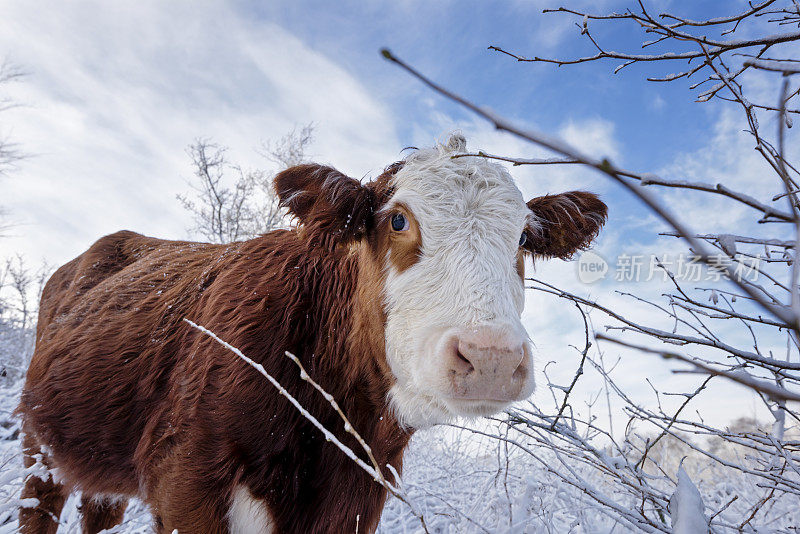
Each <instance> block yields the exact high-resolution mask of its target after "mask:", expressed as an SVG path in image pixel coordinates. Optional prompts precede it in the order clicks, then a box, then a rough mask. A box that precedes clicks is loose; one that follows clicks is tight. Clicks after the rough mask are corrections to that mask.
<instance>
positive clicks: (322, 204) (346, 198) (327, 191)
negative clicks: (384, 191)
mask: <svg viewBox="0 0 800 534" xmlns="http://www.w3.org/2000/svg"><path fill="white" fill-rule="evenodd" d="M273 185H274V187H275V192H276V193H277V195H278V199H279V200H280V205H281V206H282V207H284V208H286V209H288V210H289V213H291V214H292V215H293V216H294V217H296V218H297V220H298V222H299V224H300V228H301V233H302V235H303V236H304V237H306V238H307V239H310V240H311V241H313V242H314V243H317V244H332V245H333V244H338V243H345V242H348V241H352V240H355V239H358V238H360V237H362V236H363V235H364V234H365V233H366V231H367V230H368V228H369V226H370V225H371V223H372V214H373V193H372V191H371V190H370V189H368V188H366V187H364V186H363V185H361V183H360V182H359V181H358V180H354V179H353V178H349V177H347V176H345V175H344V174H342V173H340V172H339V171H337V170H336V169H334V168H331V167H325V166H323V165H317V164H307V165H297V166H296V167H290V168H288V169H286V170H285V171H283V172H281V173H278V175H277V176H275V178H274V180H273Z"/></svg>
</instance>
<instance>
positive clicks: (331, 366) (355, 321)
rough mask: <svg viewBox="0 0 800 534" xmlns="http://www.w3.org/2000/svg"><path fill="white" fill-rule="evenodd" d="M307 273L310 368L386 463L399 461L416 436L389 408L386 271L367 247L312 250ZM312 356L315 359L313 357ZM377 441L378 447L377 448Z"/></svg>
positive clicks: (389, 372)
mask: <svg viewBox="0 0 800 534" xmlns="http://www.w3.org/2000/svg"><path fill="white" fill-rule="evenodd" d="M309 256H310V258H311V261H310V262H309V265H313V268H309V269H306V270H305V276H306V277H307V279H306V280H305V284H306V287H307V288H308V291H310V292H311V294H309V295H308V302H309V303H310V305H311V306H312V307H314V308H316V309H314V310H313V311H312V313H311V314H310V317H313V318H315V319H313V320H314V321H317V322H316V325H318V326H317V327H318V328H319V333H318V335H317V336H316V337H317V342H316V346H315V347H313V349H312V350H311V354H308V351H306V354H305V356H306V359H307V362H306V365H307V368H308V369H309V371H311V372H312V375H316V376H317V377H318V380H319V381H320V383H321V385H322V386H323V387H324V388H326V389H327V390H328V391H329V393H331V394H332V395H333V396H334V398H335V399H336V400H337V402H338V403H339V404H340V405H341V406H342V407H343V409H344V411H345V414H346V415H347V416H348V417H349V418H351V422H352V423H353V426H354V427H355V428H356V429H357V430H358V432H359V433H361V434H362V436H363V437H364V439H366V440H367V442H368V443H370V446H372V447H373V450H374V451H376V454H381V455H385V456H386V457H385V458H383V459H382V460H385V461H389V460H394V459H395V458H396V457H397V456H398V455H399V454H401V453H402V449H403V448H404V447H405V445H406V444H407V442H408V439H409V437H410V435H411V433H410V431H408V430H407V429H402V428H401V427H400V425H399V424H398V422H397V419H396V417H395V416H394V414H393V413H392V412H391V410H390V409H389V408H388V405H387V393H388V391H389V388H390V387H391V385H392V383H391V379H390V377H391V376H392V374H391V371H390V369H389V367H388V364H387V363H386V346H385V322H386V321H385V312H384V309H383V269H382V268H381V267H380V265H378V264H377V263H376V262H375V261H374V259H373V255H372V254H371V251H370V250H368V245H366V244H357V245H353V246H351V247H350V248H347V249H345V248H339V249H337V250H336V251H333V252H330V251H322V250H310V251H309ZM312 354H313V357H311V355H312ZM373 442H374V443H373Z"/></svg>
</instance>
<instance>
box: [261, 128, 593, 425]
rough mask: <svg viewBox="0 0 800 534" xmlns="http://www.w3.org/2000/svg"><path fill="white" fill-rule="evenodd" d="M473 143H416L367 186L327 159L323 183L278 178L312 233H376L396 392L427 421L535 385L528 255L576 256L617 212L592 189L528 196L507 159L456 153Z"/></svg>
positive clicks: (410, 417)
mask: <svg viewBox="0 0 800 534" xmlns="http://www.w3.org/2000/svg"><path fill="white" fill-rule="evenodd" d="M465 150H466V143H465V141H464V139H463V137H461V136H458V135H454V136H453V137H451V138H450V140H449V141H448V143H447V144H446V145H438V146H436V147H434V148H432V149H424V150H417V151H415V152H414V153H413V154H411V155H410V156H408V157H407V158H406V159H405V160H404V161H403V162H401V164H398V165H397V166H396V167H395V169H394V171H395V172H393V173H392V174H391V175H390V176H389V177H388V182H387V181H386V180H387V178H386V177H384V181H383V182H381V181H380V180H378V181H376V182H372V183H370V184H367V185H361V184H359V183H358V182H357V181H355V180H352V179H350V178H347V177H344V176H343V175H341V174H339V173H337V172H336V171H333V169H329V168H321V167H317V169H318V170H317V171H315V172H312V173H309V172H305V174H307V175H309V176H310V175H316V177H313V178H309V184H310V183H311V182H314V183H315V184H316V185H317V188H316V191H315V194H311V191H312V189H313V188H311V187H309V184H305V183H300V184H299V185H298V180H300V182H302V181H303V179H302V178H298V177H297V176H294V177H293V178H292V182H291V187H290V186H289V185H288V184H289V183H290V181H289V180H288V179H287V180H285V184H284V181H282V178H281V175H279V176H278V177H277V178H276V189H277V190H278V194H279V195H280V197H281V201H282V203H283V204H284V205H285V206H287V207H288V208H289V209H290V211H292V213H294V214H295V215H296V216H298V218H300V219H301V223H302V226H301V231H303V232H305V233H306V234H307V235H308V238H309V239H316V240H319V241H325V240H326V239H327V240H331V239H333V240H336V241H338V242H358V241H364V242H368V243H370V246H368V247H364V249H366V250H370V251H371V254H372V256H374V257H372V258H371V260H372V261H374V262H376V263H377V264H378V265H379V266H380V272H381V278H382V280H381V283H382V287H383V295H382V300H383V311H384V314H385V346H386V361H387V363H388V367H389V368H390V369H391V373H392V375H393V377H392V378H393V385H392V387H391V389H390V391H389V399H388V401H389V402H390V404H391V406H392V408H393V410H394V411H395V413H396V414H397V416H398V419H399V420H400V421H401V423H403V424H405V425H408V426H413V427H416V428H420V427H425V426H429V425H431V424H436V423H440V422H444V421H447V420H449V419H451V418H453V417H457V416H468V417H469V416H481V415H489V414H492V413H496V412H498V411H500V410H502V409H503V408H505V407H506V406H508V404H510V403H511V402H514V401H517V400H521V399H524V398H526V397H528V396H529V395H530V394H531V393H532V392H533V388H534V381H533V359H532V354H531V349H530V340H529V338H528V335H527V333H526V331H525V328H524V327H523V326H522V323H521V322H520V316H521V314H522V310H523V306H524V302H525V298H524V282H523V279H524V272H523V271H524V268H523V258H524V255H525V254H532V255H533V256H535V257H559V258H567V257H569V256H570V255H572V254H573V253H574V252H575V251H577V250H579V249H581V248H584V247H586V246H588V244H589V243H590V241H591V240H592V239H593V238H594V237H595V236H596V235H597V232H598V231H599V229H600V227H601V226H602V224H603V223H604V221H605V216H606V206H605V204H603V203H602V202H601V201H600V200H599V199H598V198H597V197H596V196H595V195H593V194H591V193H585V192H569V193H562V194H558V195H547V196H543V197H537V198H535V199H533V200H531V201H529V202H527V203H526V202H525V201H524V199H523V198H522V194H521V193H520V191H519V189H518V188H517V187H516V185H515V184H514V181H513V179H512V178H511V176H510V174H509V173H508V172H507V171H506V170H505V168H504V167H503V166H501V165H499V164H497V163H494V162H490V161H487V160H486V159H484V158H476V157H461V158H452V157H451V156H452V155H453V154H456V153H462V152H464V151H465ZM319 169H323V170H324V172H322V171H320V170H319ZM290 171H292V169H290V170H289V171H285V172H290ZM306 171H308V169H306ZM320 172H322V174H320ZM333 173H336V175H333ZM282 184H283V185H282ZM323 200H324V201H323ZM332 219H338V223H337V224H338V226H337V225H333V226H331V224H330V222H329V221H331V220H332ZM326 221H328V222H326ZM326 225H327V226H326Z"/></svg>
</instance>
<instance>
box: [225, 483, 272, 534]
mask: <svg viewBox="0 0 800 534" xmlns="http://www.w3.org/2000/svg"><path fill="white" fill-rule="evenodd" d="M273 526H274V523H273V522H272V516H270V514H269V509H268V508H267V505H266V504H265V503H264V501H262V500H259V499H256V498H255V497H253V494H252V493H250V490H248V489H247V488H246V487H244V486H237V487H236V489H235V490H234V491H233V499H231V509H230V510H229V511H228V527H229V528H230V531H231V534H271V532H272V531H273Z"/></svg>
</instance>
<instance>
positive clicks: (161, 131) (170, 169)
mask: <svg viewBox="0 0 800 534" xmlns="http://www.w3.org/2000/svg"><path fill="white" fill-rule="evenodd" d="M557 4H559V2H552V1H549V0H547V1H545V0H530V1H523V0H508V1H502V2H501V1H480V2H478V1H467V2H455V1H438V2H430V1H428V2H422V1H418V0H399V1H394V2H368V3H365V2H355V1H348V0H345V1H342V2H335V3H334V2H327V1H304V0H295V1H272V2H247V1H237V2H226V3H223V2H209V1H175V2H157V1H153V0H150V1H147V0H146V1H140V2H135V3H118V2H114V3H111V2H101V1H94V2H89V1H77V2H63V3H57V4H51V5H48V6H47V7H46V8H45V7H44V6H43V4H41V3H39V2H32V1H16V0H15V1H11V0H0V13H2V19H3V24H2V25H0V57H3V56H4V57H6V58H8V60H10V61H11V62H13V63H14V64H16V65H19V66H20V67H21V68H22V69H23V70H24V71H25V73H26V76H24V77H23V78H22V79H21V80H19V81H17V82H15V83H13V84H11V85H9V86H7V87H5V88H3V89H2V91H3V92H4V95H5V96H8V97H10V98H12V99H13V100H14V101H15V102H17V103H18V104H19V106H18V107H16V108H14V109H11V110H8V111H5V112H3V113H2V114H0V135H3V136H5V137H6V138H8V139H11V140H13V141H14V142H15V143H17V144H18V147H19V148H20V149H21V150H22V151H23V152H25V153H26V154H27V155H28V157H27V158H26V159H25V160H23V161H21V162H20V163H19V164H18V166H17V167H16V168H15V169H12V171H11V172H9V173H8V174H7V176H3V177H0V206H4V207H6V208H7V209H9V210H10V219H11V221H12V222H13V223H14V226H13V227H12V228H11V229H10V230H9V231H8V232H7V234H8V235H7V236H6V237H4V238H2V239H0V257H8V256H10V255H12V254H17V253H19V254H23V255H24V256H25V258H26V259H27V261H28V262H29V263H31V264H33V265H35V264H37V263H38V262H40V261H42V260H46V261H47V262H48V263H50V264H51V265H60V264H62V263H64V262H66V261H68V260H69V259H71V258H73V257H75V256H77V255H78V254H80V253H81V252H82V251H83V250H85V249H86V248H87V247H88V246H89V245H90V244H91V243H92V242H93V241H94V240H95V239H97V238H98V237H100V236H102V235H105V234H108V233H111V232H114V231H117V230H120V229H130V230H135V231H137V232H141V233H144V234H148V235H152V236H158V237H163V238H173V239H178V238H180V239H183V238H190V237H191V235H190V234H189V231H188V228H190V227H191V220H190V216H189V215H188V214H187V213H186V212H185V211H184V210H183V209H182V207H181V205H180V203H179V202H178V200H177V199H176V195H177V194H182V193H186V192H187V191H188V189H189V186H188V180H189V178H190V177H191V167H190V160H189V157H188V155H187V153H186V148H187V146H188V145H189V144H190V143H191V142H192V141H193V140H195V139H196V138H200V137H202V138H209V139H212V140H214V141H216V142H218V143H220V144H222V145H225V146H228V147H229V148H230V157H231V159H232V160H234V161H237V162H239V163H240V164H242V165H243V166H245V167H264V166H267V167H269V165H270V164H269V163H268V162H265V161H264V160H263V158H261V157H260V156H259V155H258V153H257V152H256V150H255V148H256V147H258V146H259V145H260V143H261V142H262V141H268V140H274V139H277V138H279V137H281V136H282V135H284V134H285V133H286V132H288V131H289V130H291V129H292V128H294V127H297V126H299V125H303V124H307V123H309V122H312V123H313V124H314V133H315V138H314V142H313V145H312V146H311V149H310V152H311V154H312V156H313V158H314V159H315V160H317V161H318V162H320V163H327V164H331V165H333V166H335V167H337V168H338V169H340V170H341V171H343V172H345V173H347V174H349V175H350V176H354V177H356V178H369V177H371V176H376V175H377V174H379V172H380V171H381V169H382V168H383V167H385V166H386V165H387V164H389V163H391V162H393V161H395V160H397V159H400V158H401V157H402V154H403V153H402V150H403V148H404V147H408V146H429V145H431V144H432V143H434V142H435V141H437V140H443V139H444V138H446V136H447V134H448V132H451V131H454V130H460V131H462V132H463V133H464V134H465V135H466V136H467V139H468V145H469V147H470V148H472V149H477V148H481V149H483V150H486V151H488V152H492V153H502V154H506V155H511V156H520V157H538V156H544V155H546V153H545V152H544V151H542V150H540V149H538V148H535V147H530V146H528V145H525V144H523V143H522V142H520V141H518V140H516V139H514V138H511V137H509V136H507V135H503V134H500V133H497V132H495V131H494V130H493V129H492V127H491V126H490V125H488V124H486V123H485V122H482V121H480V120H479V119H477V118H475V117H474V116H472V115H470V114H469V113H468V112H466V111H464V110H463V109H461V108H459V107H457V106H456V105H455V104H453V103H451V102H448V101H446V100H444V99H443V98H441V97H440V96H438V95H436V94H434V93H432V92H431V91H430V90H428V89H426V88H425V87H423V86H422V85H421V84H420V83H419V82H418V81H416V80H414V79H413V78H411V77H410V76H408V75H407V74H406V73H404V72H402V71H401V70H400V69H398V68H397V67H396V66H393V65H392V64H390V63H388V62H387V61H385V60H384V59H382V58H381V57H380V54H379V50H380V49H381V48H382V47H388V48H390V49H391V50H392V51H393V52H394V53H395V54H396V55H398V56H399V57H401V58H403V59H404V60H406V61H408V62H409V63H411V64H413V65H414V66H415V67H416V68H418V69H419V70H421V71H422V72H424V73H425V74H426V75H428V76H430V77H431V78H433V79H435V80H436V81H438V82H440V83H442V84H443V85H445V86H447V87H449V88H451V89H453V90H455V91H457V92H459V93H461V94H462V95H464V96H466V97H468V98H469V99H471V100H472V101H475V102H478V103H480V104H481V105H484V106H488V107H489V108H491V109H493V110H495V111H496V112H498V113H500V114H502V115H504V116H506V117H508V118H510V119H512V120H514V121H515V122H516V123H518V124H521V125H523V126H526V127H529V128H534V129H537V130H539V131H543V132H547V133H548V134H550V135H555V136H558V137H561V138H562V139H564V140H566V141H567V142H569V143H571V144H573V145H575V146H577V147H578V148H580V149H582V150H584V151H586V152H591V153H593V154H596V155H598V156H603V157H608V158H610V159H611V160H612V161H614V162H615V163H617V164H619V165H622V166H624V167H629V168H631V169H635V170H640V171H649V172H657V173H660V174H663V175H665V176H668V177H681V178H687V179H688V178H691V179H697V180H702V181H708V182H713V181H717V180H725V181H726V182H728V183H733V184H739V185H744V186H748V187H751V188H752V184H753V177H754V176H759V175H760V174H763V173H764V172H765V171H764V169H763V168H762V167H761V165H762V164H761V163H760V162H759V161H758V159H757V157H756V156H754V154H753V153H752V150H751V148H752V146H751V143H750V142H749V140H748V139H747V138H746V137H745V136H744V135H743V134H741V129H742V128H743V124H742V122H741V113H739V112H738V110H736V109H734V108H732V107H731V106H727V105H725V104H724V103H708V104H699V103H696V102H694V101H693V100H694V98H693V95H694V93H693V92H692V91H691V90H690V89H689V87H688V86H689V83H687V82H676V83H670V84H657V83H648V82H646V81H644V79H645V78H646V77H647V76H649V75H653V74H656V73H657V74H666V73H667V71H665V68H664V67H653V66H646V67H640V66H632V67H629V68H627V69H623V70H622V71H620V72H619V73H618V74H614V73H613V69H614V67H615V66H616V64H615V63H610V62H609V63H597V64H587V65H580V66H574V67H561V68H557V67H555V66H553V65H546V64H529V63H519V62H517V61H514V60H513V59H512V58H509V57H507V56H503V55H501V54H499V53H497V52H493V51H490V50H488V46H490V45H497V46H501V47H503V48H507V49H509V50H513V51H516V52H519V53H520V54H523V55H541V56H551V57H576V56H582V55H587V54H591V53H592V49H591V46H590V45H589V44H588V43H587V42H586V40H585V39H582V38H581V36H580V35H579V30H578V28H576V27H575V22H576V20H575V18H573V17H570V16H565V15H563V14H543V13H542V9H543V8H544V7H557ZM569 4H570V6H572V7H578V8H581V7H588V8H589V9H591V10H593V11H597V12H610V11H614V10H618V11H620V10H623V9H624V8H625V7H628V6H629V4H630V2H617V1H611V0H599V1H594V2H587V1H584V0H576V1H574V2H569ZM744 5H745V3H744V2H740V1H735V2H726V3H721V2H718V1H710V0H703V1H698V2H677V1H674V2H673V1H667V0H660V1H653V2H648V6H651V7H652V8H653V10H664V9H672V10H675V11H678V12H680V13H682V14H684V15H686V16H690V17H694V18H702V17H709V16H719V15H721V14H727V13H733V12H737V11H739V10H740V9H741V8H743V6H744ZM720 6H724V9H723V10H722V12H721V10H720ZM593 28H594V26H593ZM595 35H596V36H597V37H598V38H599V39H601V40H602V42H604V43H606V44H607V45H608V48H609V49H625V48H630V47H631V46H635V45H636V44H637V43H639V42H640V37H641V36H640V34H638V33H637V32H636V31H634V30H632V29H631V28H630V27H627V28H626V27H623V26H607V25H606V26H604V25H597V27H596V30H595ZM753 87H754V90H755V91H760V92H761V94H763V95H772V94H773V93H774V100H777V87H778V86H777V84H775V83H774V82H773V81H771V80H769V79H761V78H760V79H758V80H754V81H753ZM765 98H772V97H771V96H765ZM511 171H512V173H513V174H514V176H515V177H516V179H517V181H518V185H519V187H520V189H521V190H522V192H523V193H524V195H525V196H526V197H528V198H530V197H533V196H537V195H541V194H545V193H555V192H559V191H564V190H569V189H577V188H580V189H587V190H592V191H596V192H598V193H599V194H601V195H602V196H603V198H604V200H606V202H607V203H608V204H609V206H610V219H609V223H608V225H607V228H606V230H605V231H604V233H603V234H602V236H601V237H600V238H599V240H598V241H597V244H596V246H595V249H594V251H595V252H596V253H597V254H599V255H600V256H601V257H604V258H607V259H611V258H614V257H616V256H618V255H619V254H621V253H627V254H634V253H637V254H639V253H640V254H651V253H657V254H661V255H663V254H665V253H676V254H677V252H678V251H679V250H681V249H680V247H679V243H677V242H676V240H670V239H669V238H658V237H657V235H656V234H657V230H658V229H660V228H661V226H660V223H659V222H658V221H657V220H656V219H655V218H654V216H653V215H651V214H650V213H648V212H647V211H646V210H645V209H643V208H642V207H641V206H640V205H639V204H638V202H637V201H635V200H634V199H633V198H631V197H630V196H629V195H628V194H627V193H625V192H624V191H621V190H620V189H619V188H618V187H617V186H615V185H613V184H611V183H609V182H608V181H607V180H606V179H604V178H603V177H602V176H598V175H597V174H595V173H593V172H591V171H589V170H586V169H581V168H575V167H537V168H514V169H511ZM754 191H755V192H754V195H755V196H759V197H761V198H765V199H768V197H769V194H770V192H771V191H772V189H764V190H763V192H762V191H761V190H760V189H759V188H758V187H756V189H755V190H754ZM663 198H664V199H665V200H666V201H667V202H669V203H670V206H671V207H672V208H673V209H674V210H675V211H678V212H680V213H681V214H683V215H686V216H687V217H689V218H690V220H691V221H692V222H694V223H698V224H700V225H702V227H703V229H704V231H713V230H717V229H722V230H725V229H726V228H727V230H726V231H731V230H730V227H731V226H734V227H746V228H751V227H752V224H751V223H752V220H753V217H752V214H750V213H747V212H746V210H744V209H743V208H741V207H739V206H736V205H734V204H731V203H725V202H724V201H721V200H719V199H710V200H708V199H705V200H700V201H698V200H696V199H695V198H688V197H686V196H685V195H682V194H681V193H678V192H666V193H664V196H663ZM740 222H741V223H740ZM737 225H739V226H737ZM747 225H750V226H747ZM612 270H613V266H612ZM575 273H576V267H575V264H574V263H573V264H567V263H564V262H561V261H557V260H556V261H552V262H549V263H547V264H545V265H537V271H536V275H537V276H539V277H541V278H544V279H548V280H551V281H556V282H558V283H561V284H564V285H565V286H566V287H568V288H571V289H574V290H576V291H581V292H583V293H586V294H591V295H593V296H595V297H598V298H600V297H602V298H603V299H605V300H604V302H609V303H611V305H613V306H618V307H619V309H624V310H630V311H633V310H636V313H637V317H644V318H647V319H653V320H654V321H655V320H657V318H656V316H655V315H654V313H653V310H650V309H639V308H637V307H636V305H635V304H634V303H631V302H630V301H629V300H625V298H623V297H622V296H621V295H619V294H617V293H615V291H618V290H621V289H623V290H624V289H625V287H627V286H624V284H620V283H616V282H615V281H614V280H613V279H612V277H611V276H609V277H608V278H607V279H606V280H603V281H601V282H599V283H597V284H595V285H587V284H583V283H581V282H580V281H579V280H577V279H576V278H577V277H576V274H575ZM612 274H613V272H612ZM651 286H652V287H651V289H650V290H651V291H652V293H653V294H654V295H658V293H659V291H660V290H661V289H663V286H659V285H657V284H651ZM531 293H533V292H531ZM524 318H525V321H526V326H527V327H528V330H529V332H531V335H532V337H533V338H534V340H535V342H536V345H537V350H538V351H540V352H541V353H542V357H541V360H540V361H542V362H547V361H554V362H556V363H555V364H554V366H553V367H552V369H555V370H553V372H552V373H553V376H551V377H550V378H551V379H553V380H556V381H561V382H563V381H564V380H568V379H569V377H570V376H571V373H572V372H574V368H575V362H576V359H575V358H576V354H575V352H574V350H572V349H569V348H568V345H569V344H571V343H579V342H580V337H581V336H582V330H581V325H582V322H581V320H580V316H579V315H577V314H576V312H575V310H574V308H573V307H571V305H569V303H566V302H563V301H559V300H558V299H556V298H550V297H544V296H542V295H538V294H537V295H534V294H531V295H529V298H528V307H527V310H526V312H525V315H524ZM596 320H597V321H598V325H597V326H598V328H602V318H600V317H597V318H596ZM737 335H738V334H737ZM775 343H776V345H778V344H779V343H780V340H775ZM609 350H610V353H609V355H608V357H609V358H612V359H613V358H616V357H617V356H620V357H622V358H623V360H621V363H620V366H622V367H621V368H622V369H624V372H623V373H621V376H620V379H621V380H622V381H623V382H624V383H625V384H626V385H627V386H629V387H630V388H631V389H632V390H635V391H637V392H638V393H640V394H641V395H642V398H644V397H646V396H647V395H649V394H650V390H649V386H648V385H646V383H645V381H644V380H643V378H644V376H649V377H651V378H653V379H656V380H661V381H663V382H662V383H663V384H665V387H666V388H669V387H673V386H674V387H675V388H677V389H681V388H683V389H688V388H691V386H692V384H693V383H696V382H697V380H698V379H697V377H685V376H684V377H676V376H674V375H673V374H672V373H671V370H672V369H673V368H674V365H673V364H669V365H668V364H666V363H663V362H661V361H658V360H655V359H654V358H656V357H655V356H645V355H640V354H636V355H631V354H625V353H623V352H618V351H615V350H614V349H611V348H609ZM543 368H545V365H544V364H543V365H541V366H540V372H542V369H543ZM595 378H596V377H595ZM546 382H547V377H544V376H543V377H542V379H541V380H540V381H539V383H540V384H546ZM596 387H597V383H596V382H591V381H590V380H589V384H587V386H586V388H585V393H586V394H587V395H591V393H592V392H593V391H595V390H596ZM741 393H742V390H741V389H739V388H738V386H729V385H720V386H719V387H718V388H717V390H714V393H713V396H712V397H711V399H710V400H709V402H707V403H705V404H706V406H705V407H706V410H707V413H708V414H709V417H715V418H718V419H720V420H727V419H733V418H735V417H737V416H739V415H750V414H751V413H753V411H754V410H756V406H757V404H756V403H755V402H754V401H753V400H752V399H751V398H750V397H748V396H746V395H742V394H741ZM536 395H537V396H542V397H537V398H544V399H545V400H546V396H547V395H548V393H547V388H544V387H540V389H539V392H538V393H537V394H536ZM650 400H652V399H650ZM759 414H761V415H763V411H762V412H759ZM620 417H621V416H620Z"/></svg>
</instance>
